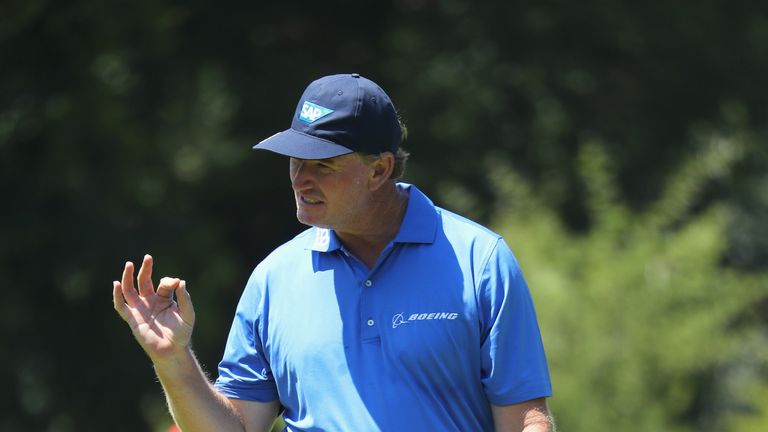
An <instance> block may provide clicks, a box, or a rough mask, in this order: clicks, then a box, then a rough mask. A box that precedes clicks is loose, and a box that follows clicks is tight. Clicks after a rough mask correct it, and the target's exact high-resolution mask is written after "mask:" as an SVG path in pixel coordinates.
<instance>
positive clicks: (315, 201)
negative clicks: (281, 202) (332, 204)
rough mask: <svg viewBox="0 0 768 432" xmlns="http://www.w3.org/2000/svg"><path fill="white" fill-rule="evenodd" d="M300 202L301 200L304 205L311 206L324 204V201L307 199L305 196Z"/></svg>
mask: <svg viewBox="0 0 768 432" xmlns="http://www.w3.org/2000/svg"><path fill="white" fill-rule="evenodd" d="M299 200H300V201H301V202H302V203H303V204H309V205H316V204H321V203H322V202H323V201H322V200H319V199H314V198H309V197H305V196H303V195H302V196H300V197H299Z"/></svg>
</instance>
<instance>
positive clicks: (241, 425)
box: [155, 349, 280, 432]
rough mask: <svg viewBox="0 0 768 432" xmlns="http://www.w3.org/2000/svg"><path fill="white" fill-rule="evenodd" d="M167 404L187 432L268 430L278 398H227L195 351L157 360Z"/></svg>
mask: <svg viewBox="0 0 768 432" xmlns="http://www.w3.org/2000/svg"><path fill="white" fill-rule="evenodd" d="M155 371H156V373H157V376H158V378H159V379H160V383H161V384H162V386H163V389H164V390H165V396H166V400H167V401H168V407H169V408H170V410H171V414H172V415H173V418H174V420H175V421H176V424H177V425H178V426H179V427H180V428H181V430H183V431H184V432H194V431H213V430H215V431H248V432H250V431H261V432H264V431H267V430H269V428H270V427H271V426H272V423H273V422H274V420H275V417H277V413H278V409H279V407H280V403H279V402H278V401H273V402H267V403H260V402H252V401H246V400H238V399H228V398H226V397H225V396H223V395H222V394H221V393H219V392H218V391H216V389H215V388H214V387H213V386H212V385H211V384H210V382H209V381H208V379H207V378H206V377H205V374H204V373H203V371H202V369H201V368H200V365H199V363H198V362H197V359H196V358H195V356H194V354H193V353H192V352H191V351H190V350H189V349H187V350H186V351H185V352H184V353H183V355H182V356H179V357H178V358H173V359H167V360H164V361H162V362H155Z"/></svg>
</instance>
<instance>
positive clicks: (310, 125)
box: [253, 73, 401, 159]
mask: <svg viewBox="0 0 768 432" xmlns="http://www.w3.org/2000/svg"><path fill="white" fill-rule="evenodd" d="M400 139H401V136H400V122H399V121H398V119H397V113H396V112H395V107H394V105H393V104H392V101H391V100H390V99H389V96H387V94H386V93H384V90H382V89H381V87H379V86H378V85H377V84H376V83H374V82H373V81H371V80H369V79H367V78H364V77H362V76H360V75H359V74H356V73H353V74H340V75H329V76H325V77H322V78H320V79H318V80H315V81H313V82H312V83H311V84H309V86H308V87H307V89H306V90H304V94H303V95H302V96H301V99H299V104H298V105H297V106H296V113H295V114H294V116H293V121H292V122H291V128H290V129H287V130H285V131H283V132H278V133H276V134H274V135H272V136H271V137H269V138H267V139H265V140H264V141H262V142H260V143H258V144H256V145H255V146H253V148H255V149H259V150H269V151H273V152H275V153H280V154H282V155H286V156H290V157H294V158H297V159H326V158H331V157H334V156H340V155H343V154H347V153H352V152H362V153H369V154H379V153H382V152H387V151H388V152H392V153H396V152H397V148H398V146H400Z"/></svg>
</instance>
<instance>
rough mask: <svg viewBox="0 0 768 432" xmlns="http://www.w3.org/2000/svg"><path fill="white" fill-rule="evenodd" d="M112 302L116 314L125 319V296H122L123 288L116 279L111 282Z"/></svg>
mask: <svg viewBox="0 0 768 432" xmlns="http://www.w3.org/2000/svg"><path fill="white" fill-rule="evenodd" d="M112 302H113V303H114V305H115V310H116V311H117V313H118V315H120V318H122V319H123V320H126V321H127V318H128V311H127V308H128V305H127V304H125V297H123V289H122V287H121V286H120V282H118V281H114V282H112Z"/></svg>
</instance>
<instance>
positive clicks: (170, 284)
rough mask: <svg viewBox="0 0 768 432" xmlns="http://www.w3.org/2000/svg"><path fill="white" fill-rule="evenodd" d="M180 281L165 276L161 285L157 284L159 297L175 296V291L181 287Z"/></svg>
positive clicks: (168, 297)
mask: <svg viewBox="0 0 768 432" xmlns="http://www.w3.org/2000/svg"><path fill="white" fill-rule="evenodd" d="M179 282H180V281H179V280H178V279H176V278H169V277H164V278H162V279H160V285H158V286H157V295H158V297H165V298H167V299H170V298H173V292H174V291H175V290H176V288H178V287H179Z"/></svg>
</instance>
